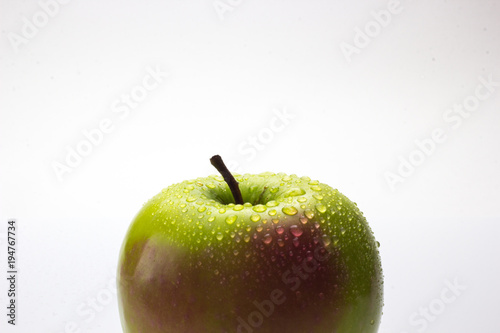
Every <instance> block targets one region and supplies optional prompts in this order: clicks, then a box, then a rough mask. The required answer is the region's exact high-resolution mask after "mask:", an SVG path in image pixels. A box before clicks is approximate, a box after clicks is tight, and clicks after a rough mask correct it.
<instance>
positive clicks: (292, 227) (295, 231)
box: [290, 225, 304, 237]
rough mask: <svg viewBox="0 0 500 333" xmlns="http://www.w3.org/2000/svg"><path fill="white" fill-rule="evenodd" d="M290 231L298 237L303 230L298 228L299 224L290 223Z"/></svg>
mask: <svg viewBox="0 0 500 333" xmlns="http://www.w3.org/2000/svg"><path fill="white" fill-rule="evenodd" d="M290 232H291V233H292V235H294V236H295V237H300V236H301V235H302V233H303V232H304V231H303V230H302V229H301V228H299V226H297V225H292V226H291V227H290Z"/></svg>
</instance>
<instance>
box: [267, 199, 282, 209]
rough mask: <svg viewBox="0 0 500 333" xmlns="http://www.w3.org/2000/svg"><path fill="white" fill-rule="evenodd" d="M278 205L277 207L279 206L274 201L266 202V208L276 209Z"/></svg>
mask: <svg viewBox="0 0 500 333" xmlns="http://www.w3.org/2000/svg"><path fill="white" fill-rule="evenodd" d="M278 205H279V204H278V202H277V201H276V200H271V201H268V202H267V203H266V206H267V207H276V206H278Z"/></svg>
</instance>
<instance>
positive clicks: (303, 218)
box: [300, 216, 309, 224]
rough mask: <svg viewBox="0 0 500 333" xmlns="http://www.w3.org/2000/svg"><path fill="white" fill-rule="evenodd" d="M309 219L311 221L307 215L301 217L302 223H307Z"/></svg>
mask: <svg viewBox="0 0 500 333" xmlns="http://www.w3.org/2000/svg"><path fill="white" fill-rule="evenodd" d="M307 221H309V220H308V219H307V217H305V216H302V217H301V218H300V223H302V224H306V223H307Z"/></svg>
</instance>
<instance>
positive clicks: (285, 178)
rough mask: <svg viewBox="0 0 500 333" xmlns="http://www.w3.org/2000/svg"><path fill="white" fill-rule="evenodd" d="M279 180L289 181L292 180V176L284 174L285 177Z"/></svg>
mask: <svg viewBox="0 0 500 333" xmlns="http://www.w3.org/2000/svg"><path fill="white" fill-rule="evenodd" d="M281 180H283V181H284V182H289V181H290V180H292V177H290V176H288V175H286V176H285V177H283V178H281Z"/></svg>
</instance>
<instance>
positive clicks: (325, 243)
mask: <svg viewBox="0 0 500 333" xmlns="http://www.w3.org/2000/svg"><path fill="white" fill-rule="evenodd" d="M321 241H322V242H323V246H328V245H330V243H331V242H332V240H331V239H330V238H329V237H328V236H327V235H323V236H321Z"/></svg>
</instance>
